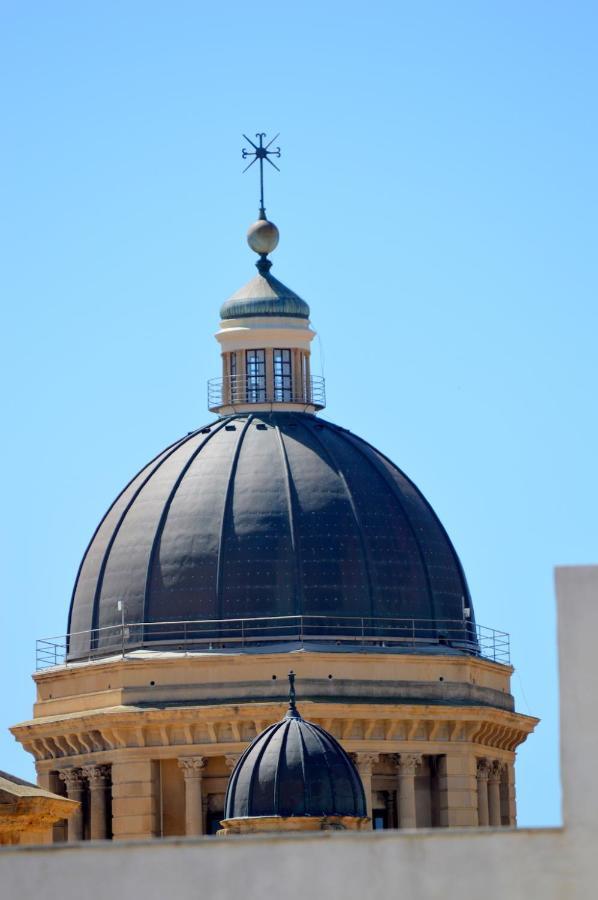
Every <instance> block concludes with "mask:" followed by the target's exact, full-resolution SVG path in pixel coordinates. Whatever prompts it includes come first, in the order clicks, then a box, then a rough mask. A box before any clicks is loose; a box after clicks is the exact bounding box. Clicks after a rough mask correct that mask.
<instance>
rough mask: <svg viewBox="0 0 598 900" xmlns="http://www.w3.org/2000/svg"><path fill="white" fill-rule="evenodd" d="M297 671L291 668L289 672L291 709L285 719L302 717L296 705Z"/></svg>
mask: <svg viewBox="0 0 598 900" xmlns="http://www.w3.org/2000/svg"><path fill="white" fill-rule="evenodd" d="M296 696H297V695H296V693H295V673H294V672H293V670H292V669H291V671H290V672H289V709H288V712H287V714H286V716H285V719H300V718H301V716H300V715H299V710H298V709H297V706H296V705H295V697H296Z"/></svg>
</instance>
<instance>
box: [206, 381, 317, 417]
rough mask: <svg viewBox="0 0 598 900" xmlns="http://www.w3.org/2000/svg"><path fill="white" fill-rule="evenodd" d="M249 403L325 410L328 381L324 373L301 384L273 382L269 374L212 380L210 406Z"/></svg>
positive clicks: (209, 388) (209, 382)
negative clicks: (286, 404)
mask: <svg viewBox="0 0 598 900" xmlns="http://www.w3.org/2000/svg"><path fill="white" fill-rule="evenodd" d="M247 403H300V404H301V405H302V406H314V407H315V408H316V409H323V408H324V407H325V406H326V383H325V381H324V378H323V377H322V376H321V375H310V377H309V378H304V379H302V381H301V383H300V384H299V385H297V384H295V385H293V384H292V383H290V384H289V383H284V382H281V383H278V382H277V380H276V379H274V381H273V383H272V384H270V383H269V381H268V380H267V379H266V376H265V375H251V374H248V375H226V376H224V377H223V378H210V380H209V381H208V407H209V409H210V410H212V411H215V410H218V409H220V407H222V406H232V407H234V406H236V405H240V404H243V405H245V404H247Z"/></svg>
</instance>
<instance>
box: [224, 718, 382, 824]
mask: <svg viewBox="0 0 598 900" xmlns="http://www.w3.org/2000/svg"><path fill="white" fill-rule="evenodd" d="M365 815H366V803H365V795H364V792H363V785H362V783H361V779H360V777H359V774H358V772H357V769H356V768H355V766H354V764H353V762H352V761H351V758H350V757H349V755H348V754H347V753H346V752H345V751H344V750H343V748H342V747H341V745H340V744H339V743H338V741H336V740H335V739H334V738H333V737H332V735H331V734H328V732H327V731H324V729H323V728H320V727H319V726H318V725H314V724H313V723H312V722H306V721H305V719H303V718H302V717H301V716H300V715H299V713H298V711H297V709H296V707H295V705H294V703H291V706H290V708H289V711H288V713H287V714H286V716H285V717H284V719H282V721H280V722H276V723H275V724H274V725H270V726H269V727H268V728H266V730H265V731H263V732H262V733H261V734H259V735H258V736H257V737H256V738H255V740H254V741H253V742H252V743H251V744H250V745H249V747H248V748H247V750H246V751H245V753H243V755H242V756H241V758H240V759H239V761H238V763H237V765H236V766H235V768H234V770H233V772H232V775H231V777H230V781H229V783H228V789H227V791H226V799H225V801H224V819H225V820H227V819H247V818H257V817H271V816H280V817H283V818H285V817H289V816H293V817H296V816H314V817H318V818H320V817H324V816H351V817H356V818H362V817H363V816H365Z"/></svg>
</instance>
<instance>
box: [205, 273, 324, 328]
mask: <svg viewBox="0 0 598 900" xmlns="http://www.w3.org/2000/svg"><path fill="white" fill-rule="evenodd" d="M258 265H259V263H258ZM261 269H262V271H260V274H259V275H256V276H255V278H252V279H251V281H248V282H247V284H246V285H244V286H243V287H242V288H239V290H238V291H237V292H236V293H234V294H233V295H232V297H229V299H228V300H227V301H226V302H225V303H223V304H222V306H221V308H220V318H221V319H224V320H226V319H244V318H247V317H254V316H282V317H283V318H288V317H292V318H297V319H309V306H308V304H307V303H306V302H305V300H302V299H301V297H299V295H298V294H296V293H295V292H294V291H292V290H291V289H290V288H288V287H287V286H286V284H283V283H282V281H279V280H278V278H274V276H273V275H270V272H269V271H268V268H267V264H263V263H262V264H261Z"/></svg>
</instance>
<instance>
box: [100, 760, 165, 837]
mask: <svg viewBox="0 0 598 900" xmlns="http://www.w3.org/2000/svg"><path fill="white" fill-rule="evenodd" d="M158 780H159V775H158V770H157V764H156V763H155V761H154V760H151V759H130V760H123V761H122V762H114V763H113V764H112V836H113V838H114V840H132V839H133V840H134V839H136V838H137V839H145V838H152V837H156V836H157V835H158V834H159V823H158V808H159V804H158V796H159V794H158Z"/></svg>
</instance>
